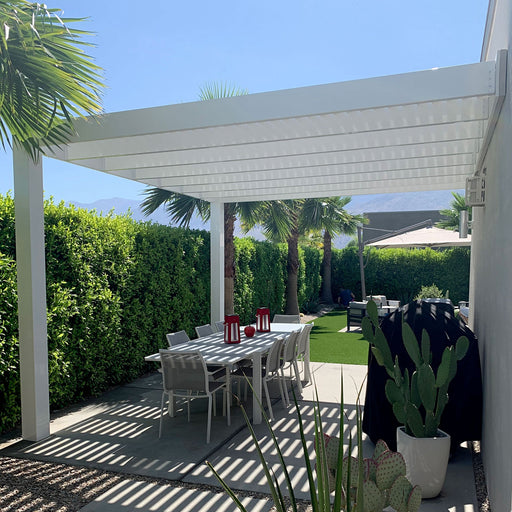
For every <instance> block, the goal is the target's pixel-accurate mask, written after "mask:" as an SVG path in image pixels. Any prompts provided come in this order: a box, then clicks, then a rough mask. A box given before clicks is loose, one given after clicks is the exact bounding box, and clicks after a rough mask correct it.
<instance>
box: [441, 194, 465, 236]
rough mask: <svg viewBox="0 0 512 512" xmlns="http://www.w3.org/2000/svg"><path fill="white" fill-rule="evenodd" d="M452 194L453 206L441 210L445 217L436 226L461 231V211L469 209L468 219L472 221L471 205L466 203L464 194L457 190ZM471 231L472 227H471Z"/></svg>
mask: <svg viewBox="0 0 512 512" xmlns="http://www.w3.org/2000/svg"><path fill="white" fill-rule="evenodd" d="M452 196H453V200H452V202H451V203H450V205H451V208H447V209H445V210H440V212H439V213H440V214H441V215H442V216H443V217H445V219H443V220H441V221H439V222H437V223H436V226H437V227H438V228H443V229H451V230H452V231H459V222H460V212H462V211H464V210H467V211H468V220H469V221H471V207H469V206H467V205H466V200H465V199H464V196H462V195H460V194H458V193H457V192H452ZM470 225H471V224H470ZM469 231H470V232H471V229H469Z"/></svg>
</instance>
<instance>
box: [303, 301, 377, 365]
mask: <svg viewBox="0 0 512 512" xmlns="http://www.w3.org/2000/svg"><path fill="white" fill-rule="evenodd" d="M314 324H315V326H314V327H313V329H312V330H311V336H310V339H311V344H310V350H311V361H316V362H321V363H345V364H363V365H365V364H367V363H368V342H367V341H366V340H365V339H363V335H362V334H361V333H351V332H338V331H339V330H340V329H342V328H343V327H346V326H347V312H346V311H341V310H333V311H331V312H330V313H328V314H327V315H324V316H322V317H319V318H316V319H315V320H314Z"/></svg>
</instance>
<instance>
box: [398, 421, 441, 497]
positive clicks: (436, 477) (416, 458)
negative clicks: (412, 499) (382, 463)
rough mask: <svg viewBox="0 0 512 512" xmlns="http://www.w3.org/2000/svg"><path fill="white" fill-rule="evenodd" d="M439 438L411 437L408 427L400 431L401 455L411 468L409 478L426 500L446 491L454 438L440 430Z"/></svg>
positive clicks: (408, 467) (409, 468) (399, 444)
mask: <svg viewBox="0 0 512 512" xmlns="http://www.w3.org/2000/svg"><path fill="white" fill-rule="evenodd" d="M437 432H438V436H437V437H423V438H421V437H411V436H410V435H408V434H406V433H405V431H404V427H398V428H397V429H396V441H397V451H399V452H400V453H401V454H402V455H403V456H404V459H405V463H406V464H407V478H408V479H409V481H410V482H411V484H412V485H419V486H420V487H421V496H422V498H435V497H436V496H437V495H438V494H439V493H440V492H441V489H442V488H443V484H444V479H445V476H446V468H447V466H448V458H449V456H450V436H449V434H447V433H446V432H443V431H442V430H438V431H437Z"/></svg>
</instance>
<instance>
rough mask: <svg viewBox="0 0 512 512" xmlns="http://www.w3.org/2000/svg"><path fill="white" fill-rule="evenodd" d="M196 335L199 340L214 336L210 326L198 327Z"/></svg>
mask: <svg viewBox="0 0 512 512" xmlns="http://www.w3.org/2000/svg"><path fill="white" fill-rule="evenodd" d="M196 333H197V336H198V337H199V338H202V337H203V336H209V335H210V334H214V333H215V331H214V330H213V327H212V326H211V325H210V324H205V325H198V326H197V327H196Z"/></svg>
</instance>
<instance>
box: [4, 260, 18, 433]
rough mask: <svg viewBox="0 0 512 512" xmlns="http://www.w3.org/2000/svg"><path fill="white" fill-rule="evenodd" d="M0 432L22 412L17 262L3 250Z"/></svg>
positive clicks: (8, 426) (14, 421)
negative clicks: (20, 399) (20, 400)
mask: <svg viewBox="0 0 512 512" xmlns="http://www.w3.org/2000/svg"><path fill="white" fill-rule="evenodd" d="M0 286H1V292H0V411H2V413H1V414H0V432H3V431H5V430H8V429H10V428H12V427H14V425H15V424H16V422H17V419H18V417H19V415H20V403H19V399H18V397H19V364H18V348H19V347H18V316H17V307H16V303H17V300H18V298H17V295H16V265H15V262H14V260H13V259H12V258H10V257H8V256H5V255H4V254H2V253H0Z"/></svg>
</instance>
